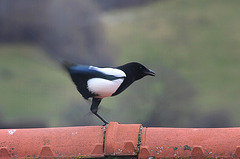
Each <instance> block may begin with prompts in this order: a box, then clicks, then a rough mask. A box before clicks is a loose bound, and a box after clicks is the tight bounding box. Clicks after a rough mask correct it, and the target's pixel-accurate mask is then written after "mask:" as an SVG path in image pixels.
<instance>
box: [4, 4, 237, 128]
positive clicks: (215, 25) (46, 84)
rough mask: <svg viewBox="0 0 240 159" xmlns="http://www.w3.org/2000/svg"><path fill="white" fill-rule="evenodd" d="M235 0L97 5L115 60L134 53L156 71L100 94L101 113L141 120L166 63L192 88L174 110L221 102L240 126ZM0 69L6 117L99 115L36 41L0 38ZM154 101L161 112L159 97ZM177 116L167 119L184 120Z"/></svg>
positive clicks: (159, 89)
mask: <svg viewBox="0 0 240 159" xmlns="http://www.w3.org/2000/svg"><path fill="white" fill-rule="evenodd" d="M239 5H240V1H237V0H234V1H224V0H213V1H207V0H201V1H196V0H194V1H187V0H181V1H157V2H155V3H151V4H150V5H147V6H140V7H135V8H128V9H123V10H114V11H110V12H106V13H103V14H102V15H101V19H102V21H103V24H104V27H105V33H106V35H107V38H108V41H109V42H110V44H111V45H112V46H113V47H114V48H115V51H114V53H113V54H114V57H115V59H116V65H120V64H122V63H126V62H129V61H139V62H141V63H144V64H146V65H147V66H148V67H150V68H151V69H153V70H155V71H156V73H157V74H158V75H157V77H156V78H145V79H143V80H142V81H139V82H137V83H136V84H134V85H133V86H132V87H131V88H130V89H128V91H126V92H125V93H123V94H122V95H120V96H119V97H114V98H108V99H106V100H104V101H103V103H102V105H103V106H102V109H100V112H101V113H100V114H103V116H104V117H106V118H107V119H108V120H110V121H111V120H112V121H113V120H114V121H119V122H121V123H137V122H138V123H142V122H144V121H145V120H146V119H148V118H149V117H150V116H151V113H152V112H153V111H155V109H156V106H158V101H157V100H156V99H159V98H158V97H160V96H161V95H162V94H164V88H165V83H164V82H163V80H162V78H164V77H162V76H161V75H162V73H161V71H160V70H161V69H162V68H167V69H169V70H171V71H172V72H175V73H176V74H178V75H179V76H181V78H183V79H184V80H185V81H186V82H188V83H190V84H191V86H192V87H193V88H194V89H195V90H196V95H195V96H194V101H193V104H192V107H191V108H190V107H189V106H188V107H186V106H184V103H183V105H181V104H179V107H180V108H176V109H175V107H173V108H172V109H173V110H172V111H174V110H176V111H179V114H180V115H181V113H183V112H186V111H187V110H189V109H191V111H194V110H196V111H199V112H201V113H199V115H200V116H201V115H202V116H204V114H208V113H209V112H215V111H218V110H227V111H229V112H230V115H231V120H232V123H231V125H229V126H240V124H239V123H240V117H239V115H238V114H240V106H239V105H240V98H239V95H240V85H239V81H240V69H239V68H240V62H239V61H240V32H239V26H240V19H239V15H240V10H239ZM89 63H90V62H89ZM0 77H1V78H0V98H1V100H0V113H1V117H2V118H3V119H4V120H5V121H7V122H11V121H14V120H22V119H34V120H35V119H37V120H43V121H46V122H48V123H49V126H66V125H74V124H76V123H77V122H78V121H79V120H80V121H81V120H84V121H85V122H82V123H81V122H80V124H83V123H85V124H87V123H91V124H92V123H100V122H98V121H97V119H96V118H95V117H94V116H89V115H87V114H88V112H89V107H88V104H87V103H86V102H85V101H84V100H83V99H82V98H81V96H80V95H79V94H78V92H77V91H76V89H75V87H74V85H73V84H72V83H71V80H70V78H69V77H68V75H67V74H66V73H65V72H64V71H63V70H62V69H61V67H60V66H58V64H56V63H55V62H54V61H53V60H52V59H50V58H49V57H48V56H47V55H46V54H45V53H44V51H43V50H42V49H41V48H39V47H36V46H30V45H28V44H17V45H16V44H1V45H0ZM176 84H178V83H177V81H176ZM173 91H174V90H173ZM180 92H181V90H180ZM183 100H184V99H183ZM78 107H79V108H80V109H79V112H78ZM168 107H171V105H170V106H168ZM159 108H161V109H163V113H164V105H159ZM168 113H169V114H167V115H168V116H171V115H172V114H171V111H169V112H168ZM195 113H196V112H195ZM189 114H191V112H190V113H188V114H184V113H183V116H182V117H180V118H181V119H183V122H184V121H187V120H191V117H190V115H189ZM188 115H189V116H188ZM69 118H70V119H71V120H70V119H69ZM180 118H178V119H180ZM219 118H221V117H219ZM88 120H89V122H88ZM163 120H164V119H163ZM166 120H167V119H166ZM71 121H74V123H71ZM90 121H91V122H90ZM183 122H179V123H178V124H174V123H171V122H170V123H171V124H169V125H170V126H179V127H182V126H185V124H183ZM168 123H169V122H168Z"/></svg>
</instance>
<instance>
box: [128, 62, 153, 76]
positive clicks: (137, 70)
mask: <svg viewBox="0 0 240 159" xmlns="http://www.w3.org/2000/svg"><path fill="white" fill-rule="evenodd" d="M126 65H128V68H129V69H130V71H131V74H133V75H135V80H139V79H141V78H143V77H144V76H155V72H154V71H153V70H151V69H148V68H146V67H145V66H143V65H142V64H140V63H137V62H131V63H128V64H126Z"/></svg>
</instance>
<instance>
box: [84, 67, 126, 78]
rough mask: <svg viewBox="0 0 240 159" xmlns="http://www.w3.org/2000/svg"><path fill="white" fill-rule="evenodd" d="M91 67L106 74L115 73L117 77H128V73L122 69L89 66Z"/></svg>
mask: <svg viewBox="0 0 240 159" xmlns="http://www.w3.org/2000/svg"><path fill="white" fill-rule="evenodd" d="M89 69H94V70H97V71H99V72H102V73H104V74H107V75H113V76H116V77H126V74H125V73H124V72H123V71H122V70H119V69H116V68H99V67H94V66H89Z"/></svg>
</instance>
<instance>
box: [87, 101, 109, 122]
mask: <svg viewBox="0 0 240 159" xmlns="http://www.w3.org/2000/svg"><path fill="white" fill-rule="evenodd" d="M101 101H102V99H101V98H93V100H92V105H91V108H90V110H91V112H92V113H93V114H95V115H96V116H97V117H98V118H99V119H100V120H102V121H103V122H104V125H106V124H108V121H107V120H105V119H104V118H103V117H102V116H101V115H99V114H98V113H97V111H98V106H99V104H100V103H101ZM104 125H103V126H104Z"/></svg>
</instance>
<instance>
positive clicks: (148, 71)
mask: <svg viewBox="0 0 240 159" xmlns="http://www.w3.org/2000/svg"><path fill="white" fill-rule="evenodd" d="M145 75H149V76H155V75H156V73H155V72H154V71H153V70H151V69H148V70H147V71H146V72H145Z"/></svg>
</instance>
